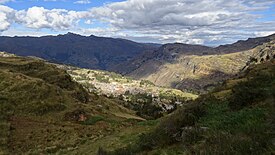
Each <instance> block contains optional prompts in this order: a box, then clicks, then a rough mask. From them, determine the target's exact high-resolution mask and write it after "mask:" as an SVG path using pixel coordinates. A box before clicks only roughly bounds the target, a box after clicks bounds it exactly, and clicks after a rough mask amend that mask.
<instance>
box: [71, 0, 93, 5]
mask: <svg viewBox="0 0 275 155" xmlns="http://www.w3.org/2000/svg"><path fill="white" fill-rule="evenodd" d="M74 3H75V4H90V3H91V1H89V0H79V1H75V2H74Z"/></svg>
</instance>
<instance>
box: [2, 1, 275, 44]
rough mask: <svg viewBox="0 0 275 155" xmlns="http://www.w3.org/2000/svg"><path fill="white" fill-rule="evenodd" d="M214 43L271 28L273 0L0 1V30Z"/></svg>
mask: <svg viewBox="0 0 275 155" xmlns="http://www.w3.org/2000/svg"><path fill="white" fill-rule="evenodd" d="M68 32H72V33H76V34H80V35H85V36H89V35H97V36H104V37H114V38H125V39H130V40H133V41H137V42H147V43H148V42H152V43H172V42H180V43H188V44H204V45H209V46H217V45H221V44H228V43H233V42H236V41H237V40H245V39H247V38H253V37H261V36H266V35H270V34H273V33H275V0H0V35H2V36H44V35H58V34H66V33H68Z"/></svg>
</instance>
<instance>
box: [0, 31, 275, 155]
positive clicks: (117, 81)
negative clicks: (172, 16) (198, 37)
mask: <svg viewBox="0 0 275 155" xmlns="http://www.w3.org/2000/svg"><path fill="white" fill-rule="evenodd" d="M274 36H275V35H271V36H267V37H262V38H254V39H248V40H246V41H238V42H237V43H234V44H231V45H224V46H219V47H216V48H213V47H206V46H201V45H187V44H179V43H175V44H166V45H162V46H159V45H155V44H140V43H134V42H131V41H127V40H122V39H113V38H100V39H99V40H98V37H95V36H90V37H92V38H97V39H95V40H96V41H95V42H97V43H98V44H95V43H93V44H92V43H91V42H89V41H87V40H90V39H89V37H84V36H79V35H75V34H66V35H59V36H47V37H38V38H37V37H14V38H13V37H2V38H4V39H2V40H1V41H0V42H1V44H2V45H1V46H0V47H1V48H2V49H3V50H5V51H8V50H13V51H12V52H11V53H19V55H23V57H22V56H17V55H15V54H10V53H7V52H0V129H1V132H0V154H4V155H5V154H98V155H121V154H149V155H150V154H152V155H153V154H213V153H214V154H273V153H274V150H275V144H274V135H275V134H274V131H275V130H274V124H275V122H274V120H275V117H274V109H275V107H274V103H275V102H274V97H275V94H274V92H275V81H274V79H275V78H274V76H275V74H274V73H275V60H274V59H275V39H274ZM45 38H46V39H45ZM47 38H50V39H49V40H50V41H49V42H48V43H49V44H46V43H47V42H45V40H47ZM60 38H61V39H60ZM64 38H67V39H65V40H66V41H65V42H63V41H60V40H63V39H64ZM72 38H74V39H72ZM80 38H82V39H83V40H82V41H85V40H86V41H87V42H86V43H85V45H89V47H100V49H101V50H102V49H106V50H105V52H104V55H105V57H94V55H93V54H95V53H98V51H94V52H93V54H92V55H90V56H91V57H88V55H89V54H88V53H89V52H87V51H86V52H84V50H83V51H81V45H82V44H81V39H80ZM5 39H6V40H5ZM17 39H18V40H17ZM40 39H41V40H43V42H42V41H39V40H40ZM59 39H60V40H59ZM78 39H80V41H77V40H78ZM3 40H4V41H3ZM26 40H28V41H26ZM58 40H59V41H58ZM102 40H104V42H105V41H106V40H108V41H107V42H109V43H108V44H107V43H106V42H105V44H106V45H112V46H114V47H115V48H116V49H122V48H121V47H118V46H119V45H118V44H117V42H119V43H120V44H121V46H126V45H127V46H128V45H129V44H128V43H130V44H131V49H136V51H135V52H130V53H127V52H126V53H127V54H125V55H124V54H123V55H117V53H115V54H114V53H113V54H111V53H109V52H106V51H107V49H108V50H110V51H111V47H108V48H107V46H103V42H102ZM38 42H39V44H37V43H38ZM70 42H71V44H70ZM99 43H101V44H100V45H101V46H99ZM76 44H79V46H76ZM4 45H5V46H4ZM9 45H10V46H9ZM32 47H33V48H32ZM40 47H42V48H40ZM64 47H66V49H67V50H68V51H69V54H72V55H70V56H69V57H66V56H65V57H64V55H63V54H64V53H67V52H68V51H67V50H63V48H64ZM89 47H88V46H87V47H86V49H87V50H88V49H90V48H89ZM4 48H7V49H4ZM20 48H22V52H21V51H20V50H19V49H20ZM43 48H45V49H47V48H49V49H55V50H50V51H53V52H50V51H48V52H45V51H44V52H41V51H43V50H40V51H39V50H38V51H39V52H37V49H43ZM27 49H28V50H27ZM125 49H126V47H125ZM29 50H30V51H29ZM15 51H16V52H15ZM72 51H75V53H73V52H72ZM76 51H81V52H76ZM119 51H120V50H117V51H116V52H118V53H119ZM133 51H134V50H133ZM70 52H71V53H70ZM48 53H50V54H48ZM81 53H82V54H83V55H82V54H81ZM99 53H100V52H99ZM133 53H134V54H133ZM39 54H42V55H43V56H40V55H39ZM60 54H61V55H60ZM85 54H87V55H85ZM101 54H103V53H101ZM109 54H110V55H109ZM65 55H66V54H65ZM44 56H45V57H44ZM56 56H57V57H56ZM78 56H81V57H78ZM112 56H113V57H116V58H118V59H115V58H114V60H112ZM106 57H108V58H110V59H109V60H112V61H109V60H108V61H107V60H105V58H106ZM41 58H46V59H47V60H49V61H47V60H44V59H41ZM63 58H64V59H63ZM65 58H66V59H65ZM67 58H68V59H67ZM82 58H83V59H84V58H85V59H86V60H95V59H97V60H98V61H91V62H90V61H87V63H86V64H85V65H87V66H86V68H81V65H79V64H78V65H77V63H76V64H74V63H75V62H79V63H81V62H82V61H83V62H85V61H84V60H83V59H82ZM98 58H102V59H100V61H99V59H98ZM119 58H123V59H122V60H120V59H119ZM71 60H74V61H71ZM63 61H64V62H63ZM116 62H117V63H116ZM63 63H65V64H63ZM100 63H104V64H106V65H103V66H101V65H99V64H100ZM92 64H93V65H94V66H93V67H94V68H95V69H105V70H110V71H115V72H117V73H114V72H110V71H103V70H94V69H91V68H93V67H91V66H90V67H89V65H92ZM107 64H108V65H107ZM101 67H102V68H101ZM118 73H121V74H123V75H120V74H118ZM128 76H131V77H128ZM173 88H177V89H173ZM178 89H180V90H178Z"/></svg>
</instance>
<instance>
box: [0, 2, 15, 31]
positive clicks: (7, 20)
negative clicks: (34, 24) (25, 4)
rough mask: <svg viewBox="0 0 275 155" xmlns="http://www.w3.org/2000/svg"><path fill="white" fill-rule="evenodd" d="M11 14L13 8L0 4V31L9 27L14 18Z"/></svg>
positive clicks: (12, 13)
mask: <svg viewBox="0 0 275 155" xmlns="http://www.w3.org/2000/svg"><path fill="white" fill-rule="evenodd" d="M13 15H14V10H13V9H11V8H9V7H6V6H3V5H0V31H4V30H7V29H8V28H9V27H10V25H11V23H12V22H13V21H12V20H13V19H14V17H13Z"/></svg>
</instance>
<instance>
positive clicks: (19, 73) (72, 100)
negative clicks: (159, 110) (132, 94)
mask: <svg viewBox="0 0 275 155" xmlns="http://www.w3.org/2000/svg"><path fill="white" fill-rule="evenodd" d="M120 102H123V101H121V100H118V99H109V98H106V97H103V96H99V95H96V94H93V93H88V92H87V91H86V90H85V89H84V88H83V87H82V86H81V85H80V84H78V83H76V82H74V81H72V79H71V77H70V76H69V75H68V74H67V73H66V71H65V70H62V69H59V68H57V67H56V66H55V65H52V64H48V63H47V62H44V61H41V60H36V59H33V58H23V57H5V58H3V57H0V131H1V132H0V154H4V155H5V154H71V153H72V152H74V151H76V152H78V153H79V152H81V154H83V153H85V152H87V150H85V149H88V152H90V153H91V154H95V153H96V151H97V149H98V147H99V146H100V145H101V144H102V143H103V142H104V143H105V144H106V143H107V142H109V140H106V142H105V141H104V140H103V139H104V137H108V136H110V135H112V134H114V133H120V131H121V130H122V131H124V130H125V128H128V127H132V126H138V125H136V123H130V122H125V120H126V119H127V118H124V117H121V116H116V115H113V114H114V113H119V114H124V115H125V116H127V117H129V118H133V119H137V120H142V118H140V117H138V116H136V115H135V112H134V111H131V110H128V109H126V108H124V107H122V106H120V105H119V104H118V103H120ZM139 127H140V128H141V129H140V130H143V129H144V128H147V126H146V127H145V126H139ZM140 130H139V131H140ZM131 133H132V132H130V131H129V135H131ZM122 144H123V143H122V142H121V143H119V146H124V145H125V144H123V145H122ZM103 146H106V145H103ZM91 147H92V148H93V149H91ZM110 147H114V146H110ZM74 154H76V153H74Z"/></svg>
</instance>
